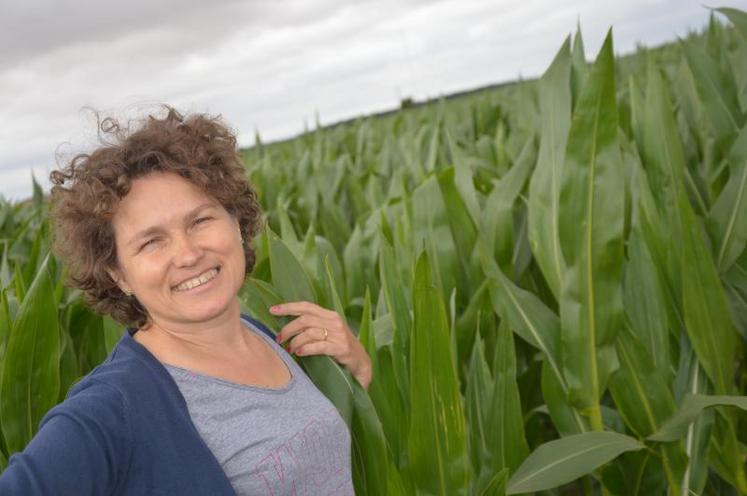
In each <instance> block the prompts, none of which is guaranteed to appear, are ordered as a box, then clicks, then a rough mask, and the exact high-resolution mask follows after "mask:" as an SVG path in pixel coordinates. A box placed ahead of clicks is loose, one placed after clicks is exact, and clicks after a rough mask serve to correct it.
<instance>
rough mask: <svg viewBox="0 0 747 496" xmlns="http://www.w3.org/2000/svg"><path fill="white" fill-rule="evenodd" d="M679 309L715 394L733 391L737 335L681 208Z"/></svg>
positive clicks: (696, 228)
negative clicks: (681, 307)
mask: <svg viewBox="0 0 747 496" xmlns="http://www.w3.org/2000/svg"><path fill="white" fill-rule="evenodd" d="M682 210H683V214H684V215H683V220H684V221H685V225H684V226H683V230H684V232H683V235H684V239H683V251H682V265H681V271H682V306H683V308H684V317H685V325H686V329H687V334H688V336H689V338H690V342H691V343H692V347H693V349H694V350H695V354H696V355H697V356H698V360H699V361H700V363H701V365H702V366H703V370H705V372H706V374H707V375H708V377H709V378H710V379H711V381H712V382H713V385H714V388H715V392H716V393H717V394H729V393H730V392H731V390H732V389H733V386H732V384H733V379H732V377H733V370H734V359H733V357H734V353H735V350H736V344H737V333H736V329H735V328H734V325H733V323H732V321H731V318H730V315H729V308H728V306H727V302H726V294H725V292H724V289H723V286H722V285H721V281H720V280H719V277H718V274H717V273H716V267H715V266H714V263H713V259H712V258H711V256H710V253H708V249H707V248H706V245H705V242H704V240H703V236H702V234H701V229H700V225H699V223H698V222H697V220H696V219H695V216H694V215H693V213H692V211H691V210H689V209H688V208H684V207H683V208H682Z"/></svg>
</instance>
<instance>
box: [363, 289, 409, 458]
mask: <svg viewBox="0 0 747 496" xmlns="http://www.w3.org/2000/svg"><path fill="white" fill-rule="evenodd" d="M373 326H374V323H373V321H372V319H371V297H370V295H369V293H368V291H366V296H365V299H364V304H363V316H362V319H361V327H360V333H359V335H358V337H359V339H360V341H361V343H363V345H364V346H365V348H366V351H367V352H368V354H369V356H370V357H371V367H372V371H373V378H372V381H371V384H370V386H369V388H368V394H369V396H370V397H371V401H372V402H373V404H374V406H375V408H376V412H377V413H378V417H379V418H380V419H381V424H382V427H383V430H384V434H385V435H386V438H387V441H388V444H389V447H390V448H391V452H392V454H393V455H394V460H395V461H398V460H399V458H400V457H401V456H402V451H403V450H404V447H403V443H404V440H405V439H407V435H406V432H407V429H406V427H405V426H406V425H407V421H406V419H407V416H406V415H407V414H406V412H405V409H404V406H403V403H402V398H401V393H400V391H399V389H398V388H397V382H396V380H395V378H394V376H393V368H392V355H391V348H390V347H389V346H384V347H380V348H379V347H377V344H376V339H375V333H374V330H373Z"/></svg>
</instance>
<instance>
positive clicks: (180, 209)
mask: <svg viewBox="0 0 747 496" xmlns="http://www.w3.org/2000/svg"><path fill="white" fill-rule="evenodd" d="M206 203H208V204H213V205H215V204H217V202H216V201H215V200H214V199H212V198H211V197H210V196H208V195H207V194H206V193H205V192H204V191H203V190H202V189H200V188H199V187H198V186H196V185H195V184H193V183H191V182H189V181H187V180H186V179H184V178H182V177H181V176H179V175H177V174H173V173H169V172H152V173H150V174H148V175H146V176H143V177H140V178H137V179H135V180H134V181H132V185H131V187H130V191H129V193H127V195H126V196H125V197H124V198H122V199H121V200H120V201H119V204H118V205H117V210H116V212H115V213H114V217H113V218H112V224H113V225H114V229H115V231H119V230H120V228H141V227H150V226H157V225H161V224H169V223H171V222H174V221H177V220H178V221H181V219H182V217H183V215H184V214H185V213H187V212H190V211H191V210H193V209H194V208H195V207H198V206H200V205H202V204H206Z"/></svg>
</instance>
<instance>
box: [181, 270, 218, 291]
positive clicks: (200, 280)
mask: <svg viewBox="0 0 747 496" xmlns="http://www.w3.org/2000/svg"><path fill="white" fill-rule="evenodd" d="M218 272H220V267H213V268H211V269H208V270H206V271H205V272H203V273H201V274H199V275H197V276H195V277H192V278H190V279H187V280H186V281H182V282H180V283H179V284H177V285H176V286H174V287H173V288H172V290H173V291H176V292H182V291H189V290H190V289H194V288H196V287H199V286H202V285H203V284H205V283H206V282H208V281H210V280H211V279H213V278H214V277H215V276H217V275H218Z"/></svg>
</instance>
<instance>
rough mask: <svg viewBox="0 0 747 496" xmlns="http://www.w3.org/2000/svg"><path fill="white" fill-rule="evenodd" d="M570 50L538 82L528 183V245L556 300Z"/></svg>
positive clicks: (562, 263) (561, 263) (564, 49)
mask: <svg viewBox="0 0 747 496" xmlns="http://www.w3.org/2000/svg"><path fill="white" fill-rule="evenodd" d="M570 76H571V51H570V39H566V41H565V42H564V43H563V46H562V47H561V48H560V50H559V51H558V54H557V55H556V56H555V59H554V60H553V62H552V64H551V65H550V68H549V69H547V71H546V72H545V74H543V75H542V78H541V79H540V81H539V104H540V111H541V112H542V115H543V116H544V118H543V119H542V131H541V134H540V148H539V155H538V157H537V166H536V168H535V169H534V173H533V174H532V180H531V182H530V184H529V243H530V245H531V247H532V253H533V254H534V258H535V260H536V261H537V264H538V265H539V266H540V268H541V269H542V274H543V275H544V276H545V280H546V281H547V285H548V286H549V287H550V290H551V291H552V293H553V295H554V296H555V298H556V300H557V299H558V298H559V297H560V285H561V281H562V280H563V274H564V272H565V260H564V259H563V255H562V253H561V250H560V238H559V235H558V218H559V217H558V195H559V193H560V171H561V168H562V165H563V156H564V153H565V145H566V140H567V138H568V129H569V127H570V123H571V88H570V79H571V77H570Z"/></svg>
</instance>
